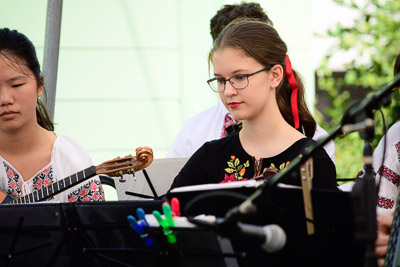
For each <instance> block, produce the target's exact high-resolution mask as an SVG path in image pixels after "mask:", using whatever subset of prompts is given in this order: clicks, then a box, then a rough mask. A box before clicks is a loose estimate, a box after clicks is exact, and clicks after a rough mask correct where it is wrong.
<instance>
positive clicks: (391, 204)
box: [377, 196, 394, 209]
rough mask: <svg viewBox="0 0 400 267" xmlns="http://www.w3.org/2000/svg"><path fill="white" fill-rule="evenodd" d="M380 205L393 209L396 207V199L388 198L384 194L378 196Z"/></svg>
mask: <svg viewBox="0 0 400 267" xmlns="http://www.w3.org/2000/svg"><path fill="white" fill-rule="evenodd" d="M377 205H378V207H380V208H384V209H393V207H394V200H392V199H388V198H385V197H382V196H379V197H378V204H377Z"/></svg>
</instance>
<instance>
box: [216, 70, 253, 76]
mask: <svg viewBox="0 0 400 267" xmlns="http://www.w3.org/2000/svg"><path fill="white" fill-rule="evenodd" d="M244 71H245V70H235V71H234V72H232V74H233V76H235V74H236V73H238V72H244ZM214 76H222V75H221V74H219V73H214Z"/></svg>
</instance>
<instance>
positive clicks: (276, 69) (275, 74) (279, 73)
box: [271, 64, 283, 88]
mask: <svg viewBox="0 0 400 267" xmlns="http://www.w3.org/2000/svg"><path fill="white" fill-rule="evenodd" d="M271 73H272V79H271V88H276V87H278V85H279V84H280V83H281V81H282V79H283V68H282V66H281V65H279V64H276V65H275V66H273V67H272V68H271Z"/></svg>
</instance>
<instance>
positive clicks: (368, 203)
mask: <svg viewBox="0 0 400 267" xmlns="http://www.w3.org/2000/svg"><path fill="white" fill-rule="evenodd" d="M371 116H372V114H369V115H368V116H366V117H367V120H368V117H371ZM360 137H361V138H362V139H363V140H364V152H363V156H364V160H363V161H364V165H365V176H364V177H363V178H362V179H358V180H357V182H356V183H355V185H354V187H353V190H352V192H351V194H352V197H353V204H354V219H355V222H356V230H355V237H356V239H358V240H365V241H366V251H365V262H364V266H367V267H376V266H377V258H376V254H375V240H376V238H377V226H376V224H377V221H376V203H377V192H376V183H375V178H374V176H373V175H372V147H371V144H370V141H371V140H372V138H373V137H374V126H373V124H372V126H369V127H367V128H366V129H365V130H364V131H362V132H360Z"/></svg>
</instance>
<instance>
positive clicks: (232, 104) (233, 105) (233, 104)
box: [228, 102, 242, 108]
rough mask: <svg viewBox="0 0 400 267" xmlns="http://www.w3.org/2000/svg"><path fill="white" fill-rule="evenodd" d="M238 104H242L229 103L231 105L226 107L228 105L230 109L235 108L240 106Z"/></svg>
mask: <svg viewBox="0 0 400 267" xmlns="http://www.w3.org/2000/svg"><path fill="white" fill-rule="evenodd" d="M240 104H242V103H238V102H231V103H229V104H228V105H229V106H230V107H231V108H237V107H238V106H240Z"/></svg>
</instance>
